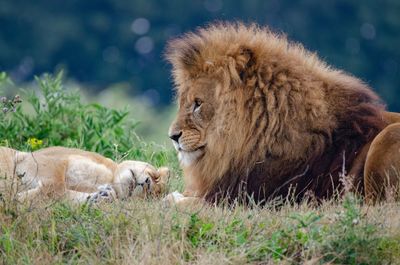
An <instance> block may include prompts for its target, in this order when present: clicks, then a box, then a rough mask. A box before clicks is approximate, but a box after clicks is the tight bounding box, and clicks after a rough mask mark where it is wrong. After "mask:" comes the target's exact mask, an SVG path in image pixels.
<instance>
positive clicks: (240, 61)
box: [229, 46, 256, 82]
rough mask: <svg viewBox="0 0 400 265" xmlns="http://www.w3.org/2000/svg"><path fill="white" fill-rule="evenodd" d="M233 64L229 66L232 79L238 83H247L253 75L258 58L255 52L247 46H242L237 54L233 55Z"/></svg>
mask: <svg viewBox="0 0 400 265" xmlns="http://www.w3.org/2000/svg"><path fill="white" fill-rule="evenodd" d="M232 59H233V64H234V65H232V63H230V64H229V68H230V69H229V70H230V72H231V75H232V78H233V80H234V81H236V82H245V81H246V80H247V79H248V78H249V77H250V76H252V75H253V72H254V69H253V68H254V67H253V66H254V65H255V64H256V58H255V55H254V52H253V51H252V50H251V49H250V48H248V47H245V46H240V47H239V48H238V49H237V51H236V53H234V54H232Z"/></svg>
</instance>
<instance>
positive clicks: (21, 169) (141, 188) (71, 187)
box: [0, 147, 169, 202]
mask: <svg viewBox="0 0 400 265" xmlns="http://www.w3.org/2000/svg"><path fill="white" fill-rule="evenodd" d="M168 177H169V170H168V169H167V168H160V169H158V170H157V169H155V168H154V167H153V166H151V165H150V164H148V163H145V162H141V161H124V162H122V163H119V164H117V163H115V162H114V161H112V160H111V159H108V158H105V157H103V156H101V155H99V154H96V153H93V152H87V151H83V150H79V149H73V148H65V147H49V148H45V149H42V150H39V151H35V152H32V153H28V152H20V151H16V150H14V149H10V148H6V147H0V194H1V193H2V194H3V195H4V194H16V195H17V199H18V200H21V201H25V200H32V199H34V198H36V197H38V196H46V197H51V198H59V197H65V198H66V199H67V200H71V201H74V202H86V201H90V202H96V201H99V200H107V201H110V200H113V199H115V198H120V199H124V198H127V197H130V196H140V197H143V196H147V195H155V196H157V195H161V193H163V192H164V191H165V189H166V185H167V180H168Z"/></svg>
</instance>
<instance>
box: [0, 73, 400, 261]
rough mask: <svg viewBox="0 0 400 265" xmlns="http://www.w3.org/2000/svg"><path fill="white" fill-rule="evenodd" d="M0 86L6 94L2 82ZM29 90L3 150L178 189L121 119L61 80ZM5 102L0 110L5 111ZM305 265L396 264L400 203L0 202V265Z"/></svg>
mask: <svg viewBox="0 0 400 265" xmlns="http://www.w3.org/2000/svg"><path fill="white" fill-rule="evenodd" d="M0 80H2V84H3V86H4V85H10V83H9V81H7V78H6V76H5V75H4V76H2V75H0ZM37 82H38V88H39V90H38V91H37V92H35V93H33V92H29V91H28V92H27V93H25V94H21V98H22V100H23V102H22V103H16V104H15V107H16V110H15V112H13V111H11V112H9V111H7V112H6V113H3V112H2V113H1V114H0V123H1V124H0V127H1V128H0V141H2V145H8V146H11V147H13V148H17V149H22V150H34V149H37V148H43V147H46V146H51V145H63V146H71V147H78V148H82V149H86V150H90V151H96V152H99V153H101V154H103V155H105V156H108V157H111V158H113V159H117V160H119V159H125V158H126V159H128V158H129V159H139V160H144V161H148V162H150V163H153V164H155V165H156V166H161V165H163V166H169V167H170V168H171V169H172V171H173V173H174V174H173V178H172V181H171V183H170V190H182V185H183V184H182V179H181V177H180V176H181V172H180V170H179V167H178V163H177V160H176V156H175V154H174V151H173V150H171V148H167V147H165V146H160V145H156V144H152V143H145V142H143V141H142V140H140V139H139V138H138V137H137V136H136V134H135V126H136V123H135V122H133V121H131V120H130V119H129V115H127V112H126V111H123V110H122V111H121V110H113V109H109V108H105V107H103V106H101V105H98V104H84V103H82V101H81V99H80V96H79V92H71V91H67V90H65V89H64V88H63V85H62V77H61V75H58V76H56V77H51V76H45V77H44V78H42V79H38V80H37ZM11 85H12V84H11ZM0 87H1V85H0ZM12 100H13V97H12V98H11V102H9V101H7V102H5V103H4V104H8V105H7V106H8V107H10V104H14V103H13V102H12ZM0 104H3V103H0ZM13 107H14V106H11V108H10V109H11V110H12V108H13ZM32 139H36V140H32ZM306 262H307V264H324V263H330V264H400V204H399V203H384V204H382V205H377V206H373V207H372V206H371V207H368V206H365V205H363V204H362V202H361V201H360V200H358V199H357V198H356V197H354V196H353V195H351V194H348V195H346V196H345V197H344V198H341V199H335V200H332V201H327V202H325V203H323V204H322V205H319V206H314V205H313V204H306V203H304V204H293V203H290V202H283V204H280V205H279V207H276V206H275V205H273V204H269V205H267V206H265V207H263V208H260V207H257V206H254V207H245V206H236V207H227V206H224V205H221V206H218V207H211V206H207V207H203V208H201V209H198V208H196V209H186V210H184V211H183V210H179V209H176V208H174V207H165V205H163V203H162V202H161V201H157V200H146V201H144V200H139V199H136V200H127V201H118V202H115V203H112V204H99V205H90V206H89V205H81V206H77V205H71V204H68V203H66V202H63V201H58V202H51V201H48V202H42V203H40V204H35V205H17V204H15V203H14V202H13V200H11V199H9V198H1V199H0V263H1V264H64V263H67V264H276V263H277V264H303V263H306Z"/></svg>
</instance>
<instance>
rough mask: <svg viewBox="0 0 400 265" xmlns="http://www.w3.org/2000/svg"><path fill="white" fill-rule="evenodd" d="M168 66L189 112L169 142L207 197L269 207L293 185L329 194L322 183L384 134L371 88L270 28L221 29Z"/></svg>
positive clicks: (195, 189)
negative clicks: (244, 198) (241, 198)
mask: <svg viewBox="0 0 400 265" xmlns="http://www.w3.org/2000/svg"><path fill="white" fill-rule="evenodd" d="M167 59H168V60H169V62H170V63H171V64H172V67H173V70H172V73H173V77H174V82H175V86H176V93H177V103H178V107H179V110H178V114H177V117H176V119H175V121H174V122H173V123H172V125H171V127H170V131H169V135H170V138H171V139H172V140H173V144H174V146H175V148H176V149H177V151H178V156H179V160H180V162H181V166H182V167H183V170H184V176H185V185H186V190H189V191H191V192H192V193H195V194H196V195H198V196H206V197H208V198H211V197H213V196H215V195H216V194H217V193H218V192H221V194H225V195H226V194H228V193H229V194H230V195H232V194H233V195H234V196H237V194H238V193H239V192H240V191H243V190H244V191H246V192H247V193H248V194H251V196H254V197H255V198H256V199H260V200H261V199H265V198H266V197H268V196H272V195H275V193H276V194H283V193H285V192H287V189H288V186H289V185H290V184H293V183H294V184H296V185H297V186H299V188H300V189H303V188H304V189H305V188H306V187H307V185H308V186H309V185H311V186H312V185H316V187H315V189H320V190H321V193H323V194H326V192H327V191H326V189H327V188H328V186H329V185H328V184H327V183H325V182H326V181H319V182H318V181H317V182H318V183H314V182H315V181H314V180H315V179H316V178H318V176H322V175H324V176H325V174H331V173H335V172H337V170H338V169H337V168H336V166H337V165H338V164H339V162H340V161H339V159H337V157H338V156H339V154H341V152H343V151H345V152H349V153H348V157H346V159H347V160H348V161H346V165H347V163H348V164H350V163H351V161H352V160H353V159H354V156H355V155H354V153H356V152H357V151H358V149H359V148H360V147H361V146H362V145H363V143H365V141H368V140H369V139H370V137H372V136H374V135H376V133H377V131H379V130H380V128H381V126H382V124H381V122H380V121H379V119H378V118H377V117H378V116H379V111H380V108H381V107H380V105H379V99H378V97H377V96H375V94H374V93H373V92H372V91H371V90H370V89H369V88H368V87H367V86H366V85H365V84H363V83H362V82H361V81H360V80H358V79H356V78H353V77H351V76H349V75H346V74H344V73H342V72H339V71H336V70H332V69H331V68H329V67H328V66H326V64H325V63H324V62H322V61H320V60H319V59H318V58H317V57H316V55H315V54H312V53H310V52H307V51H306V50H305V49H304V48H303V47H302V46H301V45H299V44H292V43H289V42H288V41H287V40H286V38H285V37H284V36H281V35H277V34H274V33H272V32H271V31H269V30H268V29H266V28H259V27H257V26H255V25H252V26H245V25H242V24H234V25H233V24H217V25H212V26H209V27H207V28H203V29H200V30H199V31H198V32H196V33H190V34H187V35H185V36H184V37H182V38H179V39H176V40H174V41H172V42H170V44H169V48H168V50H167ZM362 112H364V113H363V115H364V117H359V115H361V113H362ZM366 117H368V119H366ZM367 120H368V121H367ZM366 121H367V122H366ZM360 123H363V124H360ZM357 135H362V137H360V138H359V139H358V138H356V136H357ZM355 139H357V140H355ZM351 141H352V142H351ZM298 176H301V177H298ZM322 182H324V183H323V184H321V183H322ZM310 183H311V184H310ZM321 185H322V186H321ZM330 186H332V185H330Z"/></svg>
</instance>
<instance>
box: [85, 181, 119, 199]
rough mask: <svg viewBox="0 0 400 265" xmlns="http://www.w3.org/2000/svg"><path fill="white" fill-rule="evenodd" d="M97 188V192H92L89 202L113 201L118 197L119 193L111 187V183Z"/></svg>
mask: <svg viewBox="0 0 400 265" xmlns="http://www.w3.org/2000/svg"><path fill="white" fill-rule="evenodd" d="M97 189H98V191H97V192H94V193H92V194H91V195H90V196H89V197H88V199H87V200H88V202H90V203H98V202H112V201H114V200H115V199H116V198H117V194H116V193H115V190H114V189H113V188H112V187H111V185H108V184H106V185H101V186H99V187H98V188H97Z"/></svg>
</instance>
